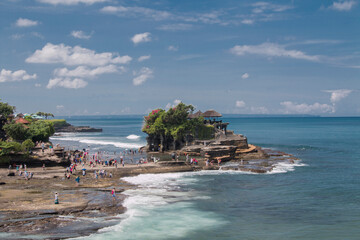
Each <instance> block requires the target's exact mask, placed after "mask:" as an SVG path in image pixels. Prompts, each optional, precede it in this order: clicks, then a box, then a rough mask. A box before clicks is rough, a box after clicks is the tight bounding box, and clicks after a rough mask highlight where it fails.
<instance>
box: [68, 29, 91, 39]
mask: <svg viewBox="0 0 360 240" xmlns="http://www.w3.org/2000/svg"><path fill="white" fill-rule="evenodd" d="M71 36H73V37H74V38H79V39H90V38H91V36H92V34H86V33H84V32H83V31H72V32H71Z"/></svg>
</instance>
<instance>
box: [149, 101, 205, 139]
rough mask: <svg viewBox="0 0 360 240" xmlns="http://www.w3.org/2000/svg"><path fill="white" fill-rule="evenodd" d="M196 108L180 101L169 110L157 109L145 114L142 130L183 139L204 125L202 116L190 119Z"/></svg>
mask: <svg viewBox="0 0 360 240" xmlns="http://www.w3.org/2000/svg"><path fill="white" fill-rule="evenodd" d="M194 109H195V108H194V107H193V106H192V105H186V104H184V103H179V104H178V105H177V106H176V107H173V108H170V109H169V110H167V111H165V110H164V109H155V110H153V111H151V112H150V113H149V115H148V116H145V124H144V127H143V129H142V131H143V132H145V133H147V134H149V135H150V134H151V135H160V136H164V137H169V136H171V137H173V139H177V140H179V139H182V138H183V137H184V136H185V135H186V134H194V132H195V130H196V128H197V127H202V126H203V125H204V123H203V121H204V119H203V118H202V117H199V118H194V119H188V116H189V114H190V113H192V112H193V111H194Z"/></svg>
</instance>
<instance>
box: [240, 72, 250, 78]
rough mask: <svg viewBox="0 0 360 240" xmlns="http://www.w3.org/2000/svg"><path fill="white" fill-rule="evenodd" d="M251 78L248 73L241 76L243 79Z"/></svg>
mask: <svg viewBox="0 0 360 240" xmlns="http://www.w3.org/2000/svg"><path fill="white" fill-rule="evenodd" d="M249 77H250V75H249V74H248V73H244V74H243V75H241V78H242V79H248V78H249Z"/></svg>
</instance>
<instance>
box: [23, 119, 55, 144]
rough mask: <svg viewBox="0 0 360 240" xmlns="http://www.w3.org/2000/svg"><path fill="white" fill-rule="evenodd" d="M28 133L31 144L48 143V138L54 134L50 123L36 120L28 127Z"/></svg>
mask: <svg viewBox="0 0 360 240" xmlns="http://www.w3.org/2000/svg"><path fill="white" fill-rule="evenodd" d="M29 132H30V136H31V139H32V140H33V142H36V141H43V142H47V141H49V137H50V136H52V135H53V134H54V133H55V130H54V125H53V123H51V122H48V121H44V120H38V121H36V122H33V123H31V124H30V125H29Z"/></svg>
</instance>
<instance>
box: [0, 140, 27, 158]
mask: <svg viewBox="0 0 360 240" xmlns="http://www.w3.org/2000/svg"><path fill="white" fill-rule="evenodd" d="M21 150H22V149H21V144H20V143H18V142H3V141H0V156H2V155H7V154H9V153H11V152H14V153H18V152H21Z"/></svg>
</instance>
